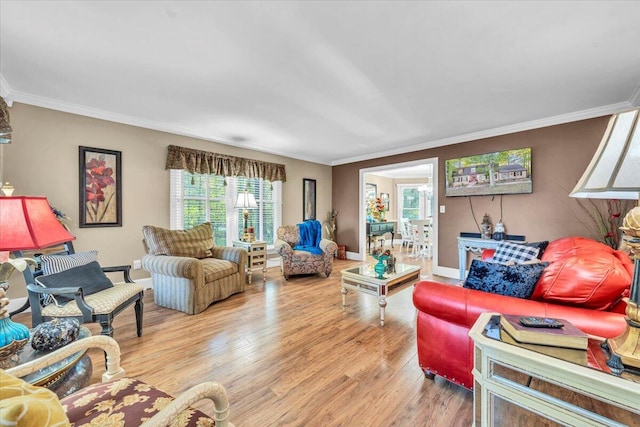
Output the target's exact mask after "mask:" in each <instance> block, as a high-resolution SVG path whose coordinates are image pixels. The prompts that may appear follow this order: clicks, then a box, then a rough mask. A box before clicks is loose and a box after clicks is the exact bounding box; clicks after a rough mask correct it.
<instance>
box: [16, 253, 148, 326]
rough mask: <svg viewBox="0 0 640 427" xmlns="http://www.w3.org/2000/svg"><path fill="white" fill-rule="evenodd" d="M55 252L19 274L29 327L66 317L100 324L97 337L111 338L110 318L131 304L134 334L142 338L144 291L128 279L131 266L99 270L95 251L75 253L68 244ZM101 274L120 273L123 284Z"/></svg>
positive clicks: (44, 256)
mask: <svg viewBox="0 0 640 427" xmlns="http://www.w3.org/2000/svg"><path fill="white" fill-rule="evenodd" d="M59 249H60V250H58V251H55V252H49V253H47V254H46V255H41V256H40V263H39V264H38V265H37V266H36V268H35V269H33V270H32V269H31V268H27V269H25V270H24V272H23V275H24V278H25V282H26V283H27V292H28V296H29V300H28V302H29V305H30V306H31V325H32V327H35V326H36V325H39V324H40V323H42V322H47V321H49V320H52V319H55V318H60V317H67V318H74V319H77V320H78V321H79V322H80V323H100V326H102V331H101V334H102V335H108V336H113V327H112V326H111V323H112V322H113V319H114V317H115V316H116V315H117V314H118V313H120V312H121V311H122V310H124V309H125V308H127V307H129V306H130V305H132V304H135V313H136V328H137V334H138V336H142V310H143V303H142V297H143V295H144V288H143V287H142V285H139V284H137V283H135V282H134V281H133V280H131V276H130V275H129V271H130V269H131V266H129V265H121V266H115V267H100V265H99V264H98V262H97V254H98V252H97V251H89V252H81V253H75V251H74V248H73V244H72V243H71V242H67V243H65V244H64V245H62V247H60V248H59ZM105 273H121V274H122V276H120V277H123V278H124V281H120V282H116V283H112V282H111V280H110V279H109V278H108V277H107V276H106V275H105Z"/></svg>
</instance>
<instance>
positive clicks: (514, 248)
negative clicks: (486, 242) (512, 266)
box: [492, 242, 539, 264]
mask: <svg viewBox="0 0 640 427" xmlns="http://www.w3.org/2000/svg"><path fill="white" fill-rule="evenodd" d="M538 252H539V249H538V248H532V247H530V246H525V245H519V244H517V243H511V242H500V244H499V245H498V247H497V248H496V253H495V254H493V259H492V262H508V261H511V260H513V261H515V262H516V264H519V263H522V262H524V261H529V260H532V259H535V258H537V256H538Z"/></svg>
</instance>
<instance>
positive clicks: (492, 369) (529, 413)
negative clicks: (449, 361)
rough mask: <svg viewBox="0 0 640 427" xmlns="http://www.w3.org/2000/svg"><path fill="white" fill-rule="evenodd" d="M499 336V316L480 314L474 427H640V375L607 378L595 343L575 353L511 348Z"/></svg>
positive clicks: (476, 330)
mask: <svg viewBox="0 0 640 427" xmlns="http://www.w3.org/2000/svg"><path fill="white" fill-rule="evenodd" d="M503 334H506V333H505V332H504V331H502V329H501V327H500V315H499V314H497V313H482V314H481V315H480V317H479V318H478V320H477V321H476V323H475V324H474V326H473V328H472V329H471V331H469V337H470V338H471V339H472V340H473V342H474V347H475V348H474V356H475V357H474V367H473V377H474V381H475V384H474V391H473V400H474V412H475V414H474V426H503V425H504V426H506V425H549V426H559V425H572V426H622V425H626V426H639V425H640V375H636V374H633V373H627V372H626V371H625V373H624V374H623V375H622V377H619V376H615V375H613V374H611V373H610V372H609V369H608V367H607V366H606V356H605V354H604V351H603V350H602V349H601V348H600V342H599V341H597V340H594V339H589V348H588V349H587V350H573V349H563V348H559V347H549V346H535V345H524V344H518V343H515V344H514V343H509V342H507V341H506V340H503V338H505V339H506V338H507V337H505V336H504V335H503ZM552 354H553V355H552ZM576 355H578V356H581V357H576Z"/></svg>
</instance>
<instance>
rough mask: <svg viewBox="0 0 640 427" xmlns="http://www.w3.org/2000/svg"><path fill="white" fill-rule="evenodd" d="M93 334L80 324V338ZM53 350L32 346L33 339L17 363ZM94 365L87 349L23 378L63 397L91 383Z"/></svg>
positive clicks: (19, 363) (36, 357) (25, 361)
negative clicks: (43, 349) (41, 349)
mask: <svg viewBox="0 0 640 427" xmlns="http://www.w3.org/2000/svg"><path fill="white" fill-rule="evenodd" d="M90 336H91V331H90V330H89V329H87V328H86V327H84V326H80V333H79V335H78V339H79V340H80V339H83V338H87V337H90ZM51 352H53V350H51V351H38V350H34V349H33V347H31V340H29V342H28V343H27V345H25V346H24V348H23V349H22V351H21V352H20V354H19V359H18V362H17V365H21V364H23V363H27V362H30V361H32V360H35V359H39V358H40V357H43V356H44V355H47V354H49V353H51ZM92 373H93V366H92V364H91V358H90V357H89V355H87V354H86V350H84V351H79V352H77V353H74V354H72V355H71V356H69V357H67V358H65V359H63V360H61V361H60V362H57V363H54V364H53V365H51V366H48V367H46V368H44V369H40V370H38V371H36V372H34V373H32V374H29V375H26V376H24V377H23V378H22V379H23V380H24V381H26V382H28V383H29V384H33V385H37V386H43V387H46V388H48V389H49V390H51V391H53V392H54V393H56V394H57V395H58V397H60V398H62V397H64V396H66V395H68V394H71V393H73V392H75V391H77V390H79V389H81V388H82V387H85V386H87V385H89V382H90V380H91V374H92Z"/></svg>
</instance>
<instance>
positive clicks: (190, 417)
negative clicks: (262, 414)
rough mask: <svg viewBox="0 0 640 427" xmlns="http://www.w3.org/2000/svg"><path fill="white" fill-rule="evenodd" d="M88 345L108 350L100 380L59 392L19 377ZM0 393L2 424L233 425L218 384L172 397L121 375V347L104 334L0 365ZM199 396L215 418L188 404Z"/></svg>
mask: <svg viewBox="0 0 640 427" xmlns="http://www.w3.org/2000/svg"><path fill="white" fill-rule="evenodd" d="M89 348H99V349H101V350H104V352H105V354H106V360H107V365H106V372H105V373H104V374H103V375H102V383H97V384H91V385H89V386H87V387H82V388H80V389H79V390H77V391H75V392H73V393H72V394H70V395H67V396H64V397H62V398H59V397H58V396H56V394H55V393H54V392H53V391H51V390H48V389H46V388H44V387H38V386H33V385H30V384H28V383H26V382H25V381H23V380H22V379H20V378H21V377H24V376H26V375H28V374H31V373H33V372H35V371H37V370H40V369H43V368H46V367H47V366H51V365H52V364H54V363H56V362H59V361H61V360H63V359H65V358H68V357H69V356H70V355H72V354H75V353H77V352H79V351H83V350H86V349H89ZM0 396H2V399H1V400H2V401H1V403H0V424H1V425H16V424H15V421H16V420H17V419H19V420H20V422H24V423H25V425H27V423H28V424H29V425H45V423H47V422H48V423H50V424H49V425H53V424H54V423H55V425H69V423H71V425H107V424H108V425H133V426H145V427H150V426H168V425H180V426H194V427H196V426H198V427H203V426H213V425H214V424H215V426H216V427H233V424H231V423H230V422H229V421H228V420H227V418H228V416H229V401H228V399H227V393H226V391H225V389H224V387H223V386H222V385H221V384H219V383H216V382H203V383H200V384H198V385H195V386H193V387H191V388H190V389H188V390H186V391H185V392H183V393H182V394H181V395H180V396H178V397H177V398H175V399H174V398H173V397H172V396H171V395H169V394H167V393H165V392H163V391H162V390H159V389H157V388H155V387H153V386H152V385H149V384H146V383H143V382H141V381H139V380H136V379H133V378H125V371H124V369H122V367H121V366H120V347H119V346H118V343H117V342H116V341H115V340H114V339H113V338H111V337H107V336H92V337H88V338H83V339H80V340H77V341H74V342H72V343H70V344H67V345H66V346H64V347H62V348H60V349H58V350H56V351H54V352H52V353H50V354H47V355H46V356H43V357H40V358H38V359H36V360H33V361H31V362H29V363H25V364H22V365H18V366H16V367H14V368H10V369H7V370H6V371H3V370H1V369H0ZM202 400H210V401H212V402H213V404H214V411H215V414H214V416H213V419H212V418H211V417H209V416H208V415H207V414H205V413H203V412H201V411H199V410H197V409H194V408H193V406H192V405H194V404H195V403H197V402H200V401H202ZM21 425H22V424H21Z"/></svg>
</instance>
